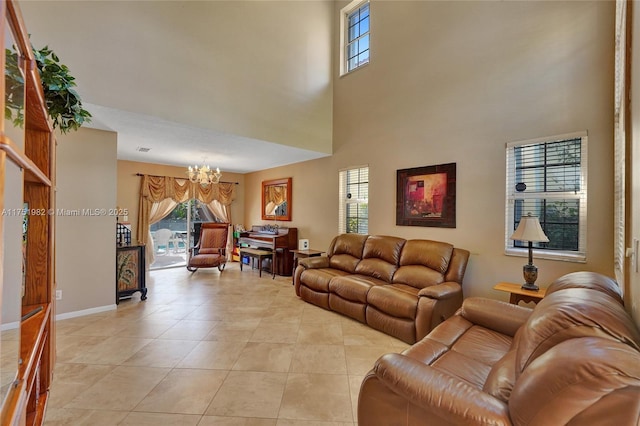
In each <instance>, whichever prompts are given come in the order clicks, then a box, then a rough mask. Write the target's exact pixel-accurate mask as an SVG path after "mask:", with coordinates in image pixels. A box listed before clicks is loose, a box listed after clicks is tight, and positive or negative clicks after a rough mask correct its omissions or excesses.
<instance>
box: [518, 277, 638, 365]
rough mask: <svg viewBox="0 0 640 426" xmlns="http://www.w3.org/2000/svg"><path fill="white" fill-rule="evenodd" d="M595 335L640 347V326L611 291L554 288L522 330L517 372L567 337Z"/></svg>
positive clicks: (519, 335)
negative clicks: (639, 330)
mask: <svg viewBox="0 0 640 426" xmlns="http://www.w3.org/2000/svg"><path fill="white" fill-rule="evenodd" d="M612 302H613V303H612ZM593 336H596V337H603V338H608V339H613V340H617V341H620V342H623V343H626V344H628V345H630V346H632V347H634V348H635V349H636V350H640V335H639V332H638V329H637V328H636V327H635V325H634V324H633V321H632V320H631V318H630V317H629V316H628V314H627V313H626V311H625V310H624V308H623V307H622V305H620V304H619V303H617V302H614V301H613V299H612V298H611V297H610V296H609V295H608V294H606V293H603V292H601V291H598V290H589V289H583V288H567V289H564V290H562V291H558V292H554V293H552V294H550V295H548V296H546V297H545V298H544V299H542V300H541V301H540V303H538V305H537V306H536V308H535V309H534V310H533V312H532V313H531V316H530V317H529V318H528V320H527V322H526V323H525V325H524V326H523V329H522V330H521V331H519V333H518V336H517V337H518V338H517V339H516V345H517V350H518V353H517V358H516V374H519V373H520V372H522V371H523V370H524V369H525V368H526V367H527V365H528V364H530V363H531V362H532V361H533V360H535V359H536V358H537V357H539V356H540V355H542V354H543V353H545V352H546V351H547V350H549V349H550V348H552V347H553V346H555V345H557V344H559V343H561V342H563V341H565V340H569V339H573V338H577V337H593Z"/></svg>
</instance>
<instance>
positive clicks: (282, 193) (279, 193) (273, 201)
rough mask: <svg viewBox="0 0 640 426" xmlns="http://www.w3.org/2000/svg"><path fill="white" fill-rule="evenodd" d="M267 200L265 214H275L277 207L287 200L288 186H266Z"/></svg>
mask: <svg viewBox="0 0 640 426" xmlns="http://www.w3.org/2000/svg"><path fill="white" fill-rule="evenodd" d="M264 195H265V197H264V198H265V200H266V201H267V203H266V206H265V211H264V214H266V215H274V214H276V213H275V209H276V207H278V206H279V205H282V204H283V203H285V202H286V201H287V187H286V186H276V185H269V186H267V187H265V194H264Z"/></svg>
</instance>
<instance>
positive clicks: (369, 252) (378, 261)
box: [355, 235, 406, 283]
mask: <svg viewBox="0 0 640 426" xmlns="http://www.w3.org/2000/svg"><path fill="white" fill-rule="evenodd" d="M405 242H406V240H404V239H403V238H398V237H388V236H382V235H372V236H370V237H369V238H367V241H366V242H365V244H364V250H363V253H362V260H361V261H360V262H359V263H358V265H357V266H356V270H355V271H356V273H357V274H361V275H367V276H370V277H375V278H378V279H381V280H384V281H386V282H388V283H390V282H391V277H393V274H394V272H396V270H397V269H398V262H399V259H400V252H401V251H402V247H403V246H404V244H405Z"/></svg>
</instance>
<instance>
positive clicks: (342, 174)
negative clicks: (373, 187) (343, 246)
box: [338, 165, 370, 235]
mask: <svg viewBox="0 0 640 426" xmlns="http://www.w3.org/2000/svg"><path fill="white" fill-rule="evenodd" d="M363 169H366V173H367V179H366V184H367V198H354V199H350V198H347V193H348V186H349V185H350V184H351V185H354V184H355V185H362V184H363V183H365V182H364V181H362V180H358V182H351V183H349V182H348V181H347V178H348V175H349V172H352V171H359V173H362V172H361V170H363ZM369 176H370V175H369V165H362V166H353V167H347V168H344V169H340V171H339V173H338V233H339V234H346V233H355V234H359V235H368V233H369V189H370V188H369V183H370V180H369ZM353 204H355V205H361V204H366V206H367V216H366V221H367V231H366V232H365V233H364V234H361V233H360V232H348V226H347V224H348V220H347V213H348V208H347V206H348V205H353ZM358 219H360V218H358ZM358 228H359V226H358Z"/></svg>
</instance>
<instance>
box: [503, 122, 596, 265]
mask: <svg viewBox="0 0 640 426" xmlns="http://www.w3.org/2000/svg"><path fill="white" fill-rule="evenodd" d="M506 158H507V174H506V175H507V182H506V201H507V205H506V219H505V223H506V229H505V248H506V252H507V254H522V253H524V252H526V250H525V248H526V244H527V243H526V242H522V241H513V240H511V239H510V238H509V237H510V236H511V234H513V232H514V230H515V229H516V228H517V226H518V224H519V223H520V218H521V217H522V216H526V215H527V214H528V213H531V214H532V215H534V216H538V218H539V220H540V224H541V226H542V229H543V230H544V232H545V234H546V235H547V237H548V238H549V242H548V243H535V244H534V247H535V248H536V249H537V250H536V252H537V254H536V256H538V257H542V258H549V259H561V260H572V261H585V260H586V254H587V239H586V234H587V134H586V132H580V133H572V134H567V135H559V136H554V137H549V138H541V139H536V140H529V141H521V142H512V143H509V144H507V152H506Z"/></svg>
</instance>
